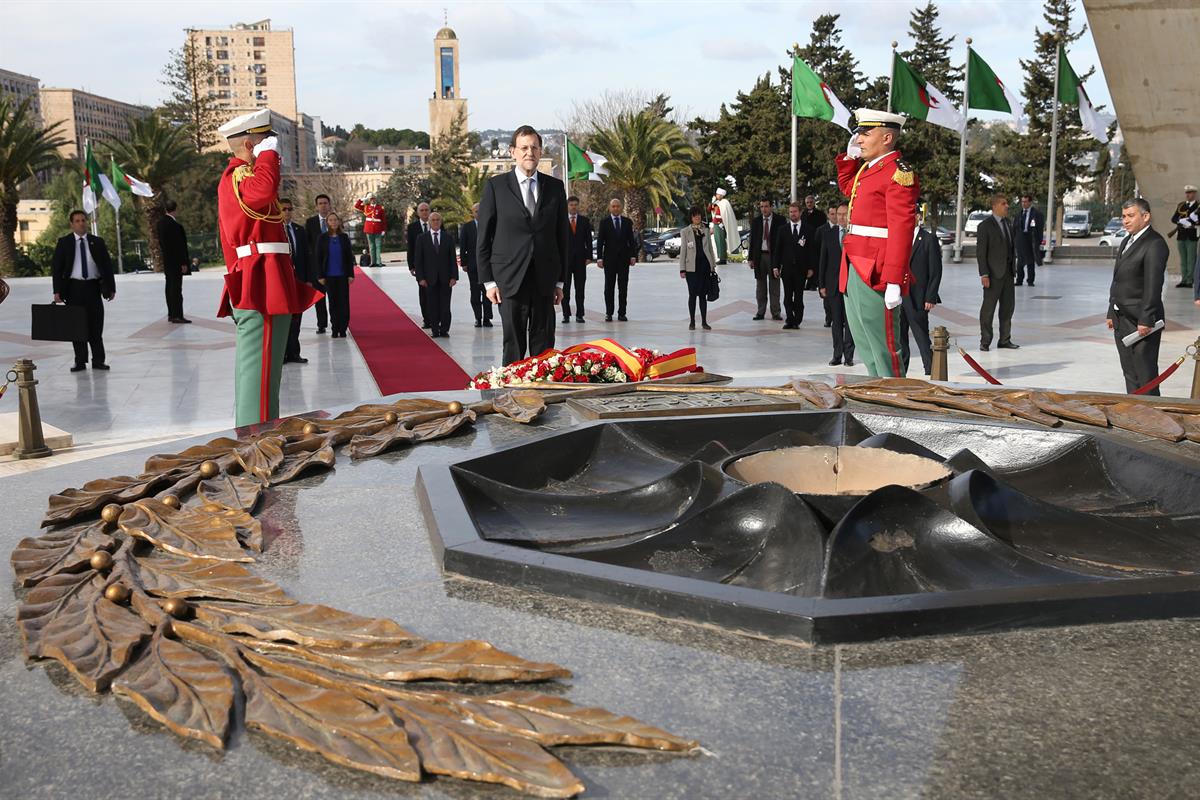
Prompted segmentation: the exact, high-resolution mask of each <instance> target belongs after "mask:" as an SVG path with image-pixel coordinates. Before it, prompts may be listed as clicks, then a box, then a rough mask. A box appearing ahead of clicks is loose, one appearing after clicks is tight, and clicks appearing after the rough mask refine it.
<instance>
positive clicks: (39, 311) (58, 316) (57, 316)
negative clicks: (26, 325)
mask: <svg viewBox="0 0 1200 800" xmlns="http://www.w3.org/2000/svg"><path fill="white" fill-rule="evenodd" d="M30 310H31V311H32V312H33V330H32V332H31V333H30V334H29V338H31V339H36V340H38V341H43V342H86V341H87V338H88V324H87V309H86V308H84V307H83V306H65V305H59V304H58V303H47V304H46V305H38V304H37V303H34V304H33V305H31V306H30Z"/></svg>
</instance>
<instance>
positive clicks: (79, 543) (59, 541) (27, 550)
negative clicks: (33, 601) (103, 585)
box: [12, 522, 116, 586]
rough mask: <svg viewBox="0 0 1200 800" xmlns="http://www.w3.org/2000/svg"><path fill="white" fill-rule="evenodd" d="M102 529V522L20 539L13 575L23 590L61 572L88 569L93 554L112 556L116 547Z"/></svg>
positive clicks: (13, 562) (13, 565) (14, 555)
mask: <svg viewBox="0 0 1200 800" xmlns="http://www.w3.org/2000/svg"><path fill="white" fill-rule="evenodd" d="M104 528H105V525H104V523H103V522H92V523H89V524H83V525H76V526H75V527H72V528H64V529H60V530H55V531H50V532H49V533H46V534H43V535H42V536H31V537H29V538H26V539H22V540H21V541H20V542H18V543H17V549H15V550H13V552H12V568H13V573H14V574H15V575H16V576H17V580H18V581H19V582H20V584H21V585H22V586H32V585H34V584H35V583H37V582H38V581H41V580H44V579H46V578H48V577H50V576H51V575H55V574H57V573H60V572H79V571H81V570H84V569H88V568H89V567H88V559H90V558H91V557H92V553H94V552H96V551H97V550H108V551H110V552H111V551H112V549H113V547H114V546H115V545H116V542H115V541H114V540H113V538H112V537H111V536H109V535H108V534H106V533H105V532H104Z"/></svg>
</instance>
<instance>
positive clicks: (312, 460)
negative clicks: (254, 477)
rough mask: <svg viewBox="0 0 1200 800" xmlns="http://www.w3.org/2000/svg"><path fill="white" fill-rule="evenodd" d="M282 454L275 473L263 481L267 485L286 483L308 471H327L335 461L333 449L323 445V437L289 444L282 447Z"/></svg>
mask: <svg viewBox="0 0 1200 800" xmlns="http://www.w3.org/2000/svg"><path fill="white" fill-rule="evenodd" d="M283 452H284V457H283V460H282V461H281V462H280V463H279V466H278V467H277V468H276V469H275V473H274V474H273V475H271V476H270V478H267V479H264V480H266V482H267V484H268V485H271V486H274V485H276V484H280V483H287V482H288V481H290V480H294V479H295V478H297V477H299V476H300V475H301V474H302V473H304V472H307V471H308V470H310V469H329V468H330V467H332V466H333V462H334V461H336V460H337V458H336V456H334V454H333V448H332V447H330V446H329V445H328V444H326V443H325V440H324V438H323V437H312V438H309V439H305V440H303V441H300V442H294V443H291V444H289V445H287V446H285V447H284V451H283Z"/></svg>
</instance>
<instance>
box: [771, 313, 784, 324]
mask: <svg viewBox="0 0 1200 800" xmlns="http://www.w3.org/2000/svg"><path fill="white" fill-rule="evenodd" d="M771 319H773V320H775V321H776V322H779V321H780V320H782V319H783V317H781V316H779V315H778V314H772V315H771Z"/></svg>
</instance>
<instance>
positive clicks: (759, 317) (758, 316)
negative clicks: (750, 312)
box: [754, 314, 765, 319]
mask: <svg viewBox="0 0 1200 800" xmlns="http://www.w3.org/2000/svg"><path fill="white" fill-rule="evenodd" d="M754 318H755V319H765V317H764V316H763V315H762V314H755V315H754Z"/></svg>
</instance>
